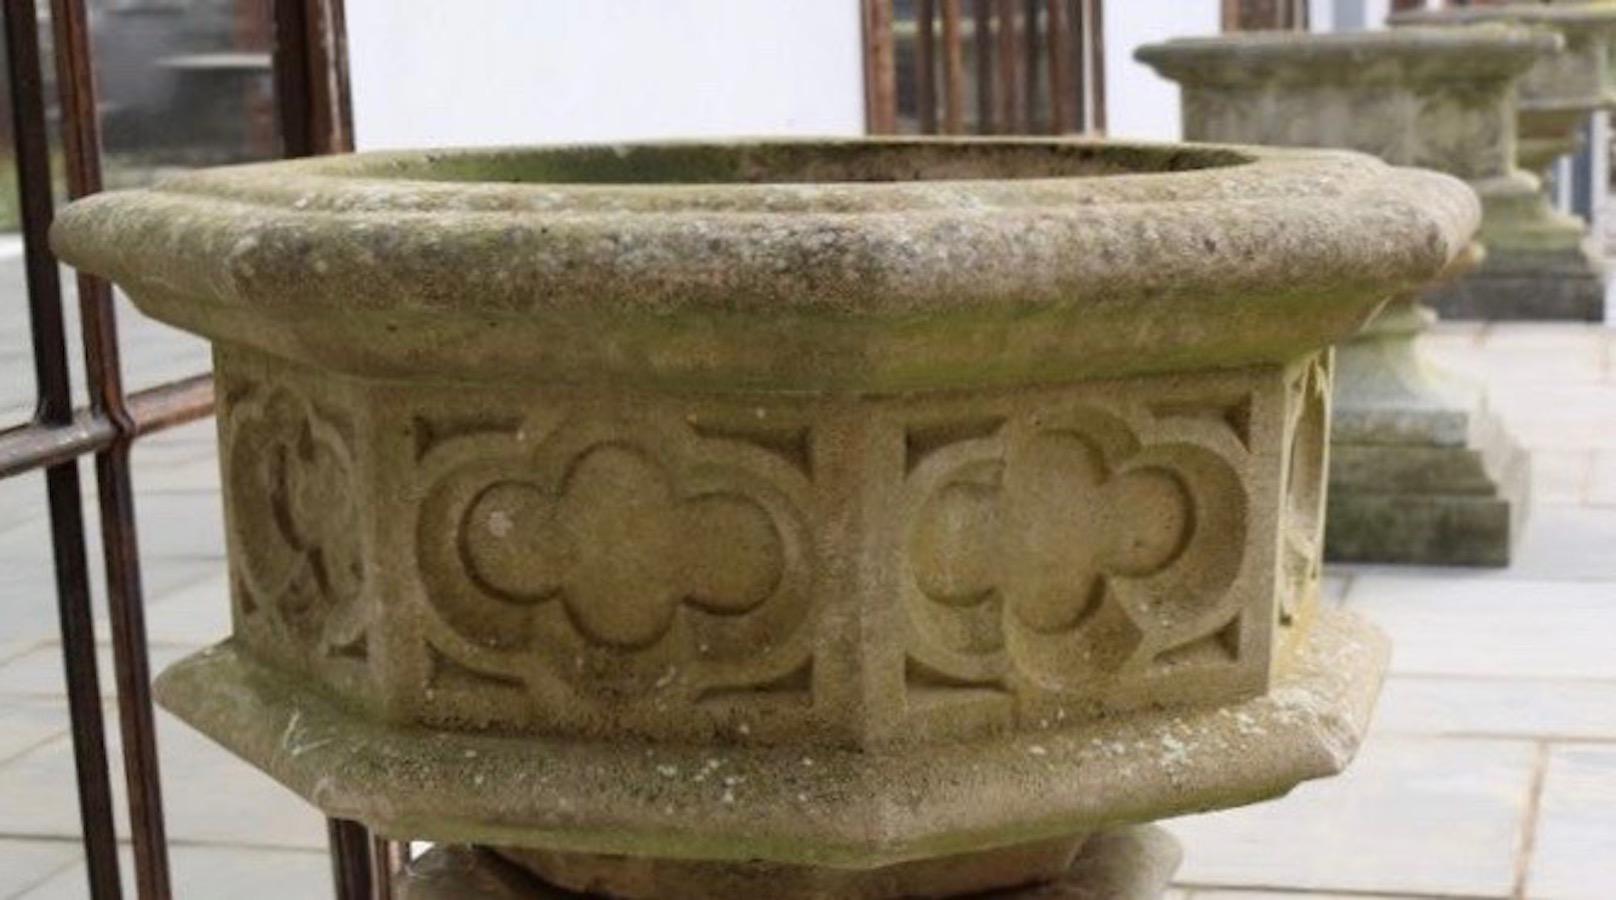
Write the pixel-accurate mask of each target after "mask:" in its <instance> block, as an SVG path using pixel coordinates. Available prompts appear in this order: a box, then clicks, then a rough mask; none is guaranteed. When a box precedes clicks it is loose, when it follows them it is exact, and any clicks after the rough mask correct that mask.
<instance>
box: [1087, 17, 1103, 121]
mask: <svg viewBox="0 0 1616 900" xmlns="http://www.w3.org/2000/svg"><path fill="white" fill-rule="evenodd" d="M1087 2H1088V4H1089V79H1090V86H1089V96H1090V97H1091V98H1092V99H1091V101H1090V102H1091V103H1092V104H1093V116H1092V118H1091V121H1092V122H1093V125H1094V133H1095V134H1102V135H1103V134H1105V129H1106V116H1105V0H1087Z"/></svg>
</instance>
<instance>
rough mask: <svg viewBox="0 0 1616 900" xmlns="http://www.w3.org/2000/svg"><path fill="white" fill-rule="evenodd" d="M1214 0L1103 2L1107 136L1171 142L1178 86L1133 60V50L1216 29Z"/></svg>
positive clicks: (1177, 125)
mask: <svg viewBox="0 0 1616 900" xmlns="http://www.w3.org/2000/svg"><path fill="white" fill-rule="evenodd" d="M1221 5H1222V4H1221V2H1220V0H1128V2H1126V3H1107V4H1106V5H1105V82H1106V117H1107V124H1108V125H1109V127H1108V129H1107V131H1108V133H1109V134H1110V136H1112V137H1117V138H1133V139H1137V140H1153V141H1176V140H1178V139H1179V136H1180V133H1181V131H1182V125H1181V122H1180V116H1179V110H1178V86H1177V85H1175V84H1174V83H1173V82H1171V81H1168V80H1166V79H1165V78H1161V77H1159V76H1157V75H1156V73H1155V72H1153V71H1151V70H1150V68H1149V67H1147V66H1144V65H1142V64H1140V63H1138V62H1135V61H1134V58H1133V51H1134V49H1135V48H1137V47H1139V46H1140V45H1141V44H1152V43H1155V42H1157V41H1165V40H1168V39H1170V38H1176V37H1194V36H1196V35H1206V34H1217V33H1218V31H1219V27H1220V24H1221V23H1220V18H1221V14H1220V9H1221Z"/></svg>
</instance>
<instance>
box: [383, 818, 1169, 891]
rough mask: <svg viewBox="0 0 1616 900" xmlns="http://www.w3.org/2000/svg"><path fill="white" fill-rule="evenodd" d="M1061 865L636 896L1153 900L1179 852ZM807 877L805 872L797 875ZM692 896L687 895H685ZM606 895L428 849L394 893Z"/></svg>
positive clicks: (1156, 844)
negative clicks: (980, 888) (1023, 874)
mask: <svg viewBox="0 0 1616 900" xmlns="http://www.w3.org/2000/svg"><path fill="white" fill-rule="evenodd" d="M1047 849H1049V848H1048V846H1046V845H1040V846H1039V847H1038V848H1037V849H1036V850H1035V855H1038V856H1044V855H1046V854H1045V853H1044V852H1043V851H1044V850H1047ZM1006 854H1008V856H1009V857H1010V858H1019V857H1020V856H1022V855H1025V851H1024V850H1023V849H1022V848H1012V849H1011V850H1008V851H1000V852H999V853H997V854H981V855H980V856H979V857H976V858H975V859H976V861H978V862H980V860H982V859H986V858H988V857H994V856H997V857H1000V858H1006ZM1063 855H1064V857H1065V862H1064V864H1063V865H1062V867H1061V872H1059V873H1054V874H1052V875H1051V876H1050V877H1048V878H1047V879H1045V880H1043V881H1041V882H1039V883H1036V884H1031V885H1022V886H1018V887H1012V888H1007V889H1001V890H997V891H993V892H991V893H986V894H983V893H976V892H975V891H976V887H975V885H973V882H972V880H971V878H972V873H971V871H970V869H971V867H969V866H968V867H966V868H964V869H960V870H958V872H959V875H960V876H961V878H962V880H961V881H959V882H958V883H957V886H958V887H960V888H962V890H949V889H948V888H946V887H944V886H943V885H940V884H939V885H935V886H933V887H931V888H926V889H917V888H916V887H915V886H914V885H912V884H909V883H908V882H907V880H906V879H900V880H898V881H895V882H891V883H889V884H888V885H887V886H888V887H890V888H892V889H893V890H895V891H896V893H892V892H889V893H886V894H884V895H878V894H872V893H868V892H867V891H864V890H862V889H860V888H857V887H852V888H850V887H849V885H850V884H853V883H855V882H857V883H859V884H862V885H864V886H866V887H871V886H874V885H875V884H877V883H878V882H879V881H881V873H882V872H886V871H890V870H892V869H899V868H905V869H909V870H911V872H913V871H917V870H919V869H920V868H930V869H932V870H933V871H940V872H946V871H947V870H948V865H949V864H946V862H945V866H944V868H943V869H936V868H935V866H936V865H937V864H930V865H917V864H908V865H906V866H899V867H890V868H889V870H875V871H872V872H865V873H857V872H837V871H835V870H823V871H822V873H821V877H820V878H817V879H804V878H793V879H791V880H790V882H789V884H783V883H781V882H756V881H754V880H752V879H753V877H754V876H753V875H749V874H748V873H747V872H746V871H745V868H746V867H744V866H741V867H734V872H733V873H732V874H733V875H734V876H735V877H732V878H724V879H720V881H718V882H711V883H708V884H707V885H705V886H703V885H698V884H687V885H682V886H681V885H671V886H670V887H669V890H668V891H667V892H665V893H658V894H642V895H640V896H643V897H645V898H647V900H679V898H685V897H696V896H699V897H703V898H706V900H728V898H747V900H751V898H759V897H769V898H778V897H781V896H784V894H782V893H781V891H782V889H783V888H791V887H805V886H807V885H808V884H809V883H810V882H817V885H818V886H817V887H808V888H807V892H802V891H796V892H794V893H792V894H791V896H793V897H799V898H805V900H806V898H824V900H831V898H835V900H851V898H857V897H874V896H886V897H948V896H955V897H966V896H975V897H981V898H984V900H985V898H990V897H991V898H994V900H1155V898H1158V897H1160V896H1161V895H1162V894H1163V893H1164V892H1165V891H1166V889H1167V886H1168V882H1169V881H1170V879H1171V878H1172V875H1173V872H1174V871H1175V870H1176V869H1177V868H1178V863H1179V858H1180V851H1179V847H1178V842H1177V841H1175V840H1173V838H1172V837H1171V836H1170V835H1168V834H1167V832H1165V831H1163V830H1162V829H1160V828H1157V827H1155V826H1140V827H1134V828H1123V829H1118V830H1115V831H1107V832H1102V833H1100V834H1098V835H1095V836H1094V837H1092V838H1090V839H1088V840H1087V841H1085V842H1083V843H1082V849H1081V850H1080V851H1078V852H1077V853H1076V855H1075V857H1074V856H1073V854H1072V852H1071V851H1070V849H1068V850H1066V851H1064V853H1063ZM616 863H617V865H618V866H619V867H622V866H625V865H629V864H628V863H627V861H626V860H622V859H619V860H617V861H616ZM629 869H632V870H640V871H644V869H643V867H642V866H639V865H629ZM804 871H806V870H804ZM692 891H694V893H692ZM589 896H612V895H611V894H577V893H573V892H572V891H569V890H566V889H563V888H560V887H556V886H554V885H552V884H549V883H546V882H545V881H543V880H541V879H539V878H538V877H537V876H535V875H533V874H531V873H530V872H528V871H527V870H526V869H525V868H523V867H522V866H519V865H517V864H515V863H513V862H511V861H510V860H509V859H507V858H505V857H504V856H502V855H500V854H499V853H496V852H494V851H491V850H488V849H484V848H478V847H467V846H452V845H444V846H438V847H435V848H433V849H432V850H430V851H428V852H427V853H426V854H424V855H423V856H421V857H420V858H419V859H417V860H415V861H414V862H412V863H411V864H410V867H409V869H408V871H407V872H406V873H405V874H404V876H403V878H402V879H401V881H400V883H399V885H398V897H399V898H400V900H563V898H574V900H577V898H583V897H589Z"/></svg>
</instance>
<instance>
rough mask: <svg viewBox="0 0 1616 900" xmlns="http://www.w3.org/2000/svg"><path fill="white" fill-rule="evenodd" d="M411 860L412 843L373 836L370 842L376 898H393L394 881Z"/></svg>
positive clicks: (371, 875)
mask: <svg viewBox="0 0 1616 900" xmlns="http://www.w3.org/2000/svg"><path fill="white" fill-rule="evenodd" d="M409 861H410V845H409V843H408V842H405V841H389V840H387V839H386V838H380V837H373V838H372V839H371V842H370V881H371V892H372V893H373V894H374V897H375V900H392V897H393V882H394V881H395V879H396V877H397V875H398V874H399V873H400V872H402V871H404V867H405V866H406V865H408V864H409Z"/></svg>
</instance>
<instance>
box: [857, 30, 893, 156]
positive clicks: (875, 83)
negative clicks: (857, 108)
mask: <svg viewBox="0 0 1616 900" xmlns="http://www.w3.org/2000/svg"><path fill="white" fill-rule="evenodd" d="M863 2H864V6H863V10H864V127H865V128H866V130H868V131H869V132H870V133H871V134H892V133H893V132H895V131H897V130H898V74H897V63H896V61H895V56H894V53H893V47H892V5H891V0H863Z"/></svg>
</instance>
